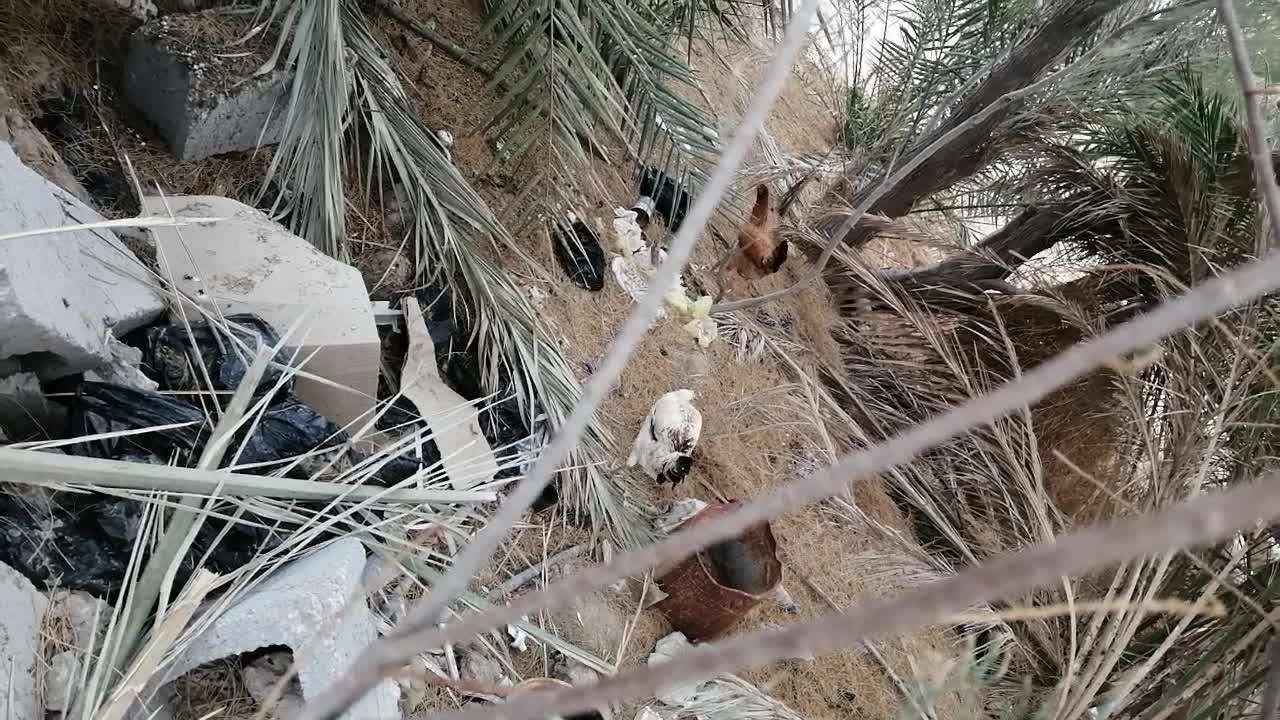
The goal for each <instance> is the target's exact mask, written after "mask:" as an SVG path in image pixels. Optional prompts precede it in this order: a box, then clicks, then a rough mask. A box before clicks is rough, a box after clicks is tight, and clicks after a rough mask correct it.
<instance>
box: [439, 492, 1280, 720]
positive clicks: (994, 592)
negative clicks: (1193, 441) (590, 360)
mask: <svg viewBox="0 0 1280 720" xmlns="http://www.w3.org/2000/svg"><path fill="white" fill-rule="evenodd" d="M1278 482H1280V474H1271V475H1267V476H1264V477H1263V478H1262V479H1261V480H1258V481H1255V482H1252V483H1249V484H1247V485H1243V486H1240V487H1237V488H1235V489H1233V490H1229V491H1226V492H1222V493H1215V494H1209V495H1202V496H1199V497H1197V498H1196V499H1194V500H1191V501H1189V502H1184V503H1181V504H1178V505H1176V506H1174V507H1173V508H1171V509H1169V510H1167V511H1164V512H1160V513H1151V514H1148V515H1144V516H1141V517H1135V518H1126V519H1124V520H1121V521H1118V522H1115V523H1113V524H1110V525H1109V526H1103V527H1092V528H1089V529H1086V530H1083V531H1079V532H1075V533H1071V534H1069V535H1065V536H1063V537H1061V538H1059V539H1058V540H1056V541H1054V542H1050V543H1047V544H1040V545H1037V546H1034V547H1032V548H1029V549H1027V550H1024V551H1022V552H1019V553H1015V554H1012V555H1005V556H1003V557H998V558H994V559H991V560H988V561H986V562H984V563H983V564H981V565H977V566H974V567H971V568H970V569H968V570H965V571H964V572H962V573H959V574H957V575H955V576H953V577H950V578H947V579H945V580H939V581H937V582H933V583H930V584H928V585H925V586H922V587H919V588H915V589H913V590H909V591H906V592H903V593H900V594H899V595H897V596H895V597H891V598H887V599H884V600H879V601H876V602H872V603H868V604H866V605H862V606H857V607H853V608H851V609H849V610H847V611H845V612H843V613H833V614H830V615H826V616H823V617H819V618H816V619H814V620H811V621H808V622H805V623H800V624H797V625H793V626H791V627H789V628H783V629H781V630H766V631H758V632H754V633H750V634H747V635H742V636H738V637H734V638H732V639H729V640H725V641H722V642H717V643H712V644H708V645H703V646H700V647H698V648H695V649H693V650H691V651H690V652H688V653H686V654H683V655H681V656H679V657H677V658H673V659H672V660H670V661H668V662H665V663H660V664H658V665H654V666H650V667H647V668H642V669H638V670H634V671H632V672H628V673H625V674H621V675H617V676H614V677H610V678H602V679H601V680H600V682H599V683H598V684H595V685H592V686H588V687H582V688H574V689H572V690H564V691H558V692H555V693H547V694H546V695H545V696H540V697H530V698H528V699H520V700H513V701H512V702H511V703H508V704H506V705H504V706H502V707H500V708H478V709H473V710H464V711H461V712H452V713H447V714H444V715H443V716H441V717H440V720H481V718H489V719H491V720H533V719H534V718H541V717H547V716H552V715H561V716H563V715H565V714H568V713H572V712H581V711H585V710H588V709H590V708H592V707H600V706H603V705H604V704H606V703H609V702H616V701H619V700H622V699H623V698H630V697H639V696H643V695H646V694H651V693H653V692H655V691H656V690H658V689H660V688H662V687H666V686H670V685H676V684H682V683H689V682H695V681H699V680H703V679H707V678H711V677H715V676H717V675H720V674H723V673H732V672H737V671H739V670H741V669H743V668H746V667H758V666H761V665H764V664H766V663H770V662H777V661H779V660H783V659H785V658H790V657H796V656H799V655H817V654H822V653H828V652H833V651H836V650H838V649H841V648H844V647H848V646H850V645H852V644H854V643H856V642H859V641H865V640H869V639H878V638H886V637H894V636H898V635H905V634H907V633H910V632H912V631H914V630H916V629H918V628H920V627H923V626H927V625H930V624H933V623H937V622H940V621H945V619H946V618H947V617H948V616H951V615H953V614H955V613H959V612H963V611H964V610H965V609H966V608H969V607H972V606H974V605H979V604H985V603H992V602H998V601H1002V600H1008V599H1010V598H1013V597H1018V596H1021V595H1023V594H1025V593H1027V592H1029V591H1032V590H1035V589H1037V588H1043V587H1049V586H1052V585H1056V584H1057V583H1059V582H1061V579H1062V578H1063V577H1069V576H1078V575H1084V574H1088V573H1091V572H1096V571H1099V570H1102V569H1104V568H1107V567H1112V566H1115V565H1117V564H1120V563H1124V562H1128V561H1130V560H1134V559H1136V558H1140V557H1144V556H1148V555H1156V554H1163V553H1168V552H1170V551H1172V550H1177V549H1182V548H1186V547H1192V546H1203V545H1207V544H1210V543H1214V542H1219V541H1222V540H1224V539H1226V538H1228V537H1230V536H1231V535H1233V534H1235V533H1238V532H1240V531H1242V530H1247V529H1250V528H1253V527H1255V526H1256V525H1257V523H1258V522H1259V520H1261V521H1263V522H1267V521H1271V520H1273V519H1275V518H1280V491H1277V489H1276V483H1278Z"/></svg>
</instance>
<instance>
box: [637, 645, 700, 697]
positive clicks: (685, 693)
mask: <svg viewBox="0 0 1280 720" xmlns="http://www.w3.org/2000/svg"><path fill="white" fill-rule="evenodd" d="M692 647H693V646H692V645H690V644H689V639H688V638H686V637H685V636H684V633H682V632H673V633H671V634H670V635H668V636H666V637H664V638H662V639H661V640H659V641H658V644H657V646H656V647H654V649H653V652H652V653H650V654H649V658H648V659H647V660H646V661H645V664H646V665H649V666H651V667H652V666H654V665H658V664H661V663H664V662H667V661H668V660H670V659H672V658H674V657H676V656H677V655H680V654H682V653H685V652H688V651H689V649H690V648H692ZM701 686H702V683H700V682H693V683H686V684H683V685H671V686H669V687H665V688H662V689H661V690H659V691H658V692H657V693H656V694H655V695H654V697H656V698H657V699H658V700H660V701H662V702H664V703H666V704H667V705H671V706H674V707H680V706H682V705H687V704H688V703H690V702H692V701H693V699H694V698H696V697H697V696H698V688H699V687H701Z"/></svg>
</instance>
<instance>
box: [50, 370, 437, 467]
mask: <svg viewBox="0 0 1280 720" xmlns="http://www.w3.org/2000/svg"><path fill="white" fill-rule="evenodd" d="M71 401H72V404H73V408H72V416H73V418H76V417H78V418H82V420H81V423H82V425H81V427H82V428H83V429H82V430H79V431H75V430H73V434H74V435H86V434H91V433H104V432H114V431H119V430H140V429H145V428H151V427H156V426H159V425H180V426H179V427H172V428H168V429H166V430H159V431H155V432H147V433H140V434H137V435H130V436H127V437H123V438H115V439H113V440H111V441H97V442H85V443H80V444H77V445H72V446H70V447H71V451H72V452H73V453H74V454H77V455H85V456H90V457H99V458H107V459H116V460H132V459H136V457H137V455H138V454H142V455H147V454H150V455H155V456H157V457H160V458H170V457H174V456H175V453H176V460H177V462H178V464H180V465H184V466H191V465H194V464H195V462H196V460H198V459H199V457H200V453H201V452H202V451H203V450H204V444H205V443H206V442H208V440H209V435H210V433H211V432H212V431H213V424H212V422H211V421H210V419H209V418H208V416H206V415H205V412H204V411H203V410H201V409H200V408H198V407H196V406H194V405H191V404H190V403H188V402H186V401H184V400H181V399H178V398H176V397H173V396H170V395H163V394H161V393H156V392H148V391H145V390H138V389H135V388H131V387H126V386H123V385H115V384H113V383H100V382H88V381H85V382H82V383H81V384H80V386H79V389H78V391H77V392H76V394H75V396H74V397H73V398H72V399H71ZM250 430H252V433H251V434H250ZM347 439H348V436H347V434H346V433H345V432H344V431H343V430H342V428H341V427H339V426H338V425H337V423H334V422H333V421H331V420H329V418H327V417H325V416H323V415H321V414H320V413H318V412H316V411H315V410H314V409H313V408H311V406H309V405H306V404H304V403H302V402H299V401H298V400H297V399H295V398H293V397H291V396H290V397H287V398H285V399H284V400H283V401H280V402H277V403H276V404H274V405H271V406H269V407H268V408H267V409H266V411H265V412H263V413H262V417H261V418H259V419H258V422H257V423H256V424H254V423H246V424H245V427H244V428H243V429H241V430H240V432H239V433H237V435H236V436H235V438H233V439H232V442H231V445H230V446H229V447H228V449H227V452H226V454H225V455H223V458H222V463H221V467H228V466H230V465H231V464H232V463H234V464H236V465H254V466H256V467H252V468H246V469H245V472H250V473H253V474H257V475H267V474H270V473H271V472H274V471H275V470H278V469H279V468H280V467H281V466H283V465H285V464H289V463H293V460H294V458H296V457H298V456H300V455H305V454H308V453H311V452H312V451H314V450H324V449H330V448H338V447H341V446H342V445H344V444H346V442H347ZM342 452H343V453H344V454H345V457H343V458H340V459H339V461H338V462H336V463H334V464H333V465H334V467H335V468H336V470H343V469H345V468H348V467H351V466H353V465H355V464H358V463H360V462H362V461H363V460H364V459H365V456H364V455H362V454H360V453H358V452H356V451H355V450H352V449H347V450H343V451H342ZM130 455H132V456H133V457H130ZM332 458H333V455H332V453H331V452H330V453H316V454H315V455H314V456H313V457H309V458H305V459H303V460H302V461H300V462H298V463H296V464H294V466H293V468H292V469H291V471H290V472H288V473H286V474H287V475H289V476H290V477H296V478H300V479H308V478H310V477H312V474H313V473H314V472H315V471H318V470H320V469H322V468H323V467H324V466H325V465H328V464H329V461H330V460H331V459H332ZM439 459H440V458H439V451H438V450H437V451H435V457H432V456H431V453H430V451H429V450H428V452H426V453H424V457H423V458H422V461H421V463H419V461H418V460H417V459H415V458H410V457H399V458H394V459H392V460H390V461H388V462H386V463H385V464H383V465H382V466H381V467H380V468H379V469H378V470H377V471H376V472H375V473H374V474H373V475H372V477H371V480H372V481H373V482H376V483H378V484H383V485H387V484H394V483H397V482H399V481H401V480H403V479H405V478H406V477H409V476H410V475H412V474H413V473H415V472H417V471H418V469H419V467H420V465H431V464H433V463H435V462H437V461H438V460H439Z"/></svg>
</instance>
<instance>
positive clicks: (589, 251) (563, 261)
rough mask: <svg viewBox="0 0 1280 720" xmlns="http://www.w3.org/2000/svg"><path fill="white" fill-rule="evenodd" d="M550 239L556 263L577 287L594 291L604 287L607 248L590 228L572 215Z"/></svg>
mask: <svg viewBox="0 0 1280 720" xmlns="http://www.w3.org/2000/svg"><path fill="white" fill-rule="evenodd" d="M551 237H552V238H553V239H554V240H555V242H554V243H553V248H554V249H555V253H556V260H558V261H559V262H560V267H562V268H564V271H565V273H566V274H568V275H569V279H570V280H572V281H573V284H574V285H577V286H578V287H580V288H582V289H583V290H591V291H593V292H594V291H598V290H600V289H601V288H603V287H604V248H602V247H600V238H599V237H597V236H596V233H595V231H594V230H592V229H591V226H589V225H587V224H586V223H585V222H583V221H581V220H579V219H578V218H577V217H576V216H574V215H573V214H572V213H571V214H570V215H569V219H568V221H566V222H559V223H556V224H555V225H553V226H552V228H551Z"/></svg>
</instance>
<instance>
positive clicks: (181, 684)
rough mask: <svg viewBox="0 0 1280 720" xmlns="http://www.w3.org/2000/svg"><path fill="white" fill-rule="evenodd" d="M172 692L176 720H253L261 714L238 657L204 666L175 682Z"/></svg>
mask: <svg viewBox="0 0 1280 720" xmlns="http://www.w3.org/2000/svg"><path fill="white" fill-rule="evenodd" d="M173 690H174V702H173V710H174V720H200V718H207V717H211V716H212V717H218V718H226V720H250V718H252V717H253V716H254V715H255V714H256V713H257V712H258V703H257V702H256V701H254V699H253V698H252V697H251V696H250V695H249V691H248V689H246V688H245V685H244V681H243V680H242V679H241V678H240V660H239V658H228V659H226V660H217V661H214V662H211V663H208V664H206V665H201V666H200V667H198V668H196V669H194V670H192V671H191V672H189V673H187V674H185V675H183V676H182V677H180V678H178V679H177V680H175V681H174V683H173ZM215 713H216V714H215Z"/></svg>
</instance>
